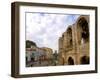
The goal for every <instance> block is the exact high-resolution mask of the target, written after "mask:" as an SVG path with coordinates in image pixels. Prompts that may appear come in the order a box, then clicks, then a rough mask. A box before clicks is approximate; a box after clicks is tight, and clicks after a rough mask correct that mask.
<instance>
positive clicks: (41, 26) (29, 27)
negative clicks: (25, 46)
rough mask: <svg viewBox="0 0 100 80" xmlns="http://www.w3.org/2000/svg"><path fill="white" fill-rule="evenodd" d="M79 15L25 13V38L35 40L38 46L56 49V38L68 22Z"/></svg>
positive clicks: (73, 20)
mask: <svg viewBox="0 0 100 80" xmlns="http://www.w3.org/2000/svg"><path fill="white" fill-rule="evenodd" d="M78 16H79V15H67V14H66V15H65V14H46V13H27V14H26V39H27V40H32V41H34V42H36V44H37V45H38V46H39V47H50V48H52V49H53V50H58V38H59V37H60V36H61V34H62V33H63V32H64V31H65V30H66V28H67V26H68V25H69V24H72V23H74V22H75V19H77V17H78Z"/></svg>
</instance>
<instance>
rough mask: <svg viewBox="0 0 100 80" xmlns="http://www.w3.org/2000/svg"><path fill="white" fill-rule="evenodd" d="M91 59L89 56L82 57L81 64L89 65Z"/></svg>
mask: <svg viewBox="0 0 100 80" xmlns="http://www.w3.org/2000/svg"><path fill="white" fill-rule="evenodd" d="M89 63H90V62H89V57H88V56H82V57H81V58H80V64H89Z"/></svg>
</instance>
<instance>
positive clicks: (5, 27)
mask: <svg viewBox="0 0 100 80" xmlns="http://www.w3.org/2000/svg"><path fill="white" fill-rule="evenodd" d="M13 1H15V0H1V2H0V80H16V79H15V78H12V77H11V76H10V74H11V73H10V68H11V61H10V60H11V2H13ZM16 1H30V2H33V1H34V2H42V3H43V2H44V3H57V4H59V3H60V4H74V5H89V6H98V9H99V11H98V14H100V6H99V5H100V0H16ZM99 21H100V16H98V22H99ZM99 26H100V24H98V34H99V35H100V31H99V30H100V27H99ZM99 41H100V37H98V44H100V43H99ZM98 47H99V46H98ZM99 52H100V50H99V51H98V53H99ZM99 57H100V54H98V58H99ZM98 67H99V73H97V74H80V75H65V76H53V77H52V76H51V77H38V78H22V79H18V80H100V58H99V59H98Z"/></svg>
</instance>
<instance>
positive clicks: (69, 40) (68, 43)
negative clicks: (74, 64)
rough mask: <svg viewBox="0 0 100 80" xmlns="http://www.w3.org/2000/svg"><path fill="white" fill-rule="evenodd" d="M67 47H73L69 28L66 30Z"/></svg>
mask: <svg viewBox="0 0 100 80" xmlns="http://www.w3.org/2000/svg"><path fill="white" fill-rule="evenodd" d="M67 45H68V46H72V45H73V41H72V29H71V28H68V29H67Z"/></svg>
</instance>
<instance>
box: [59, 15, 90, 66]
mask: <svg viewBox="0 0 100 80" xmlns="http://www.w3.org/2000/svg"><path fill="white" fill-rule="evenodd" d="M89 37H90V36H89V16H87V15H81V16H80V17H79V18H78V19H77V21H76V22H75V23H74V24H72V25H69V26H68V28H67V29H66V31H65V32H64V33H63V34H62V36H61V37H60V38H59V64H61V65H78V64H89V62H90V61H89V58H90V54H89V53H90V52H89V49H90V46H89V45H90V43H89V42H90V40H89V39H90V38H89Z"/></svg>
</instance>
